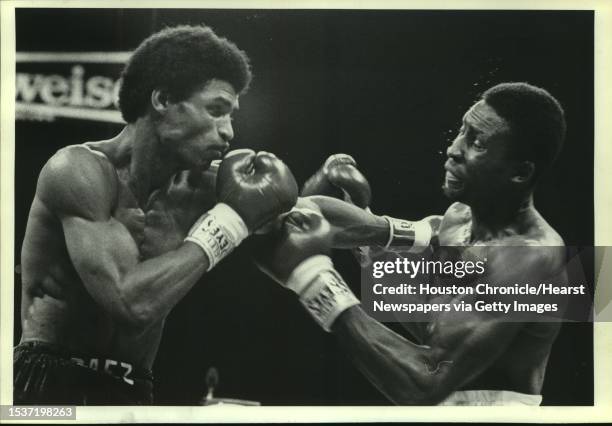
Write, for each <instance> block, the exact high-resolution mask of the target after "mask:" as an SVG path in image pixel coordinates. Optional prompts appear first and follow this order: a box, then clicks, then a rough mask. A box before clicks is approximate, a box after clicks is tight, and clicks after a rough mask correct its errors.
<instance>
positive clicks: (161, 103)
mask: <svg viewBox="0 0 612 426" xmlns="http://www.w3.org/2000/svg"><path fill="white" fill-rule="evenodd" d="M168 101H169V100H168V94H167V93H166V91H165V90H161V89H153V91H152V92H151V106H152V107H153V109H154V110H155V111H157V112H158V113H160V114H163V113H164V112H165V111H166V109H168V103H169V102H168Z"/></svg>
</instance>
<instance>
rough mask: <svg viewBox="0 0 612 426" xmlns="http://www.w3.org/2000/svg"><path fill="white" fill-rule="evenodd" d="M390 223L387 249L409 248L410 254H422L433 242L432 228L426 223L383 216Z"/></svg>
mask: <svg viewBox="0 0 612 426" xmlns="http://www.w3.org/2000/svg"><path fill="white" fill-rule="evenodd" d="M383 217H384V218H385V219H386V220H387V222H389V239H388V240H387V244H386V245H385V249H388V248H389V247H391V246H409V247H411V248H410V250H408V252H409V253H420V252H422V251H423V250H424V249H425V248H426V247H427V246H429V243H430V241H431V236H432V232H431V226H429V223H427V222H424V221H422V220H421V221H418V222H411V221H409V220H404V219H396V218H394V217H390V216H383Z"/></svg>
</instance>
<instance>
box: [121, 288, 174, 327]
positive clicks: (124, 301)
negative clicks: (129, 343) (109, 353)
mask: <svg viewBox="0 0 612 426" xmlns="http://www.w3.org/2000/svg"><path fill="white" fill-rule="evenodd" d="M113 311H114V312H113V313H114V314H115V315H114V316H115V318H116V320H117V321H118V322H119V323H120V324H122V325H123V326H124V327H126V328H127V329H129V330H131V331H133V332H140V331H145V330H147V329H148V328H149V327H151V326H152V325H154V324H156V323H157V322H158V321H159V320H160V319H162V317H163V314H162V313H161V312H159V309H157V307H156V305H155V304H154V302H153V300H151V298H150V297H144V298H143V297H134V295H133V294H132V295H130V294H129V293H128V292H124V293H123V294H120V295H119V297H118V302H117V303H116V307H115V309H114V310H113Z"/></svg>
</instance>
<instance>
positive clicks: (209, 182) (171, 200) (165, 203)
mask: <svg viewBox="0 0 612 426" xmlns="http://www.w3.org/2000/svg"><path fill="white" fill-rule="evenodd" d="M218 168H219V167H218V163H217V162H213V164H211V166H210V168H209V169H208V170H205V171H204V172H200V171H195V170H190V171H188V170H183V171H180V172H178V173H177V174H175V175H174V176H172V177H171V178H170V179H169V180H168V182H167V183H166V185H164V186H163V187H162V188H160V189H159V190H157V191H155V192H154V193H153V194H152V195H151V197H150V198H149V201H148V203H147V207H146V208H145V211H146V219H145V228H144V232H143V240H142V241H141V242H140V251H141V255H142V257H143V258H144V259H148V258H150V257H154V256H159V255H161V254H163V253H166V252H168V251H170V250H174V249H176V248H177V247H178V246H180V245H181V244H182V242H183V239H184V238H185V237H186V236H187V234H188V232H189V229H190V228H191V226H192V225H193V224H194V222H195V221H196V220H197V219H198V218H199V217H200V216H201V215H202V212H205V211H208V210H210V209H211V208H212V207H213V206H214V205H215V204H216V194H215V180H216V176H217V170H218Z"/></svg>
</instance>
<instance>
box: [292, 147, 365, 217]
mask: <svg viewBox="0 0 612 426" xmlns="http://www.w3.org/2000/svg"><path fill="white" fill-rule="evenodd" d="M300 195H301V196H303V197H307V196H310V195H328V196H331V197H334V198H340V199H344V200H345V201H349V202H351V203H353V204H355V205H356V206H358V207H361V208H366V207H368V206H369V205H370V201H371V200H372V191H371V189H370V184H369V183H368V181H367V179H366V178H365V176H364V175H363V174H362V173H361V172H360V171H359V170H358V169H357V163H356V162H355V160H354V159H353V157H351V156H350V155H347V154H335V155H332V156H330V157H329V158H328V159H327V160H326V161H325V164H323V167H321V168H320V169H319V170H318V171H317V172H316V173H315V174H314V175H313V176H312V177H310V179H308V180H307V181H306V183H305V184H304V187H303V188H302V192H301V194H300Z"/></svg>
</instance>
